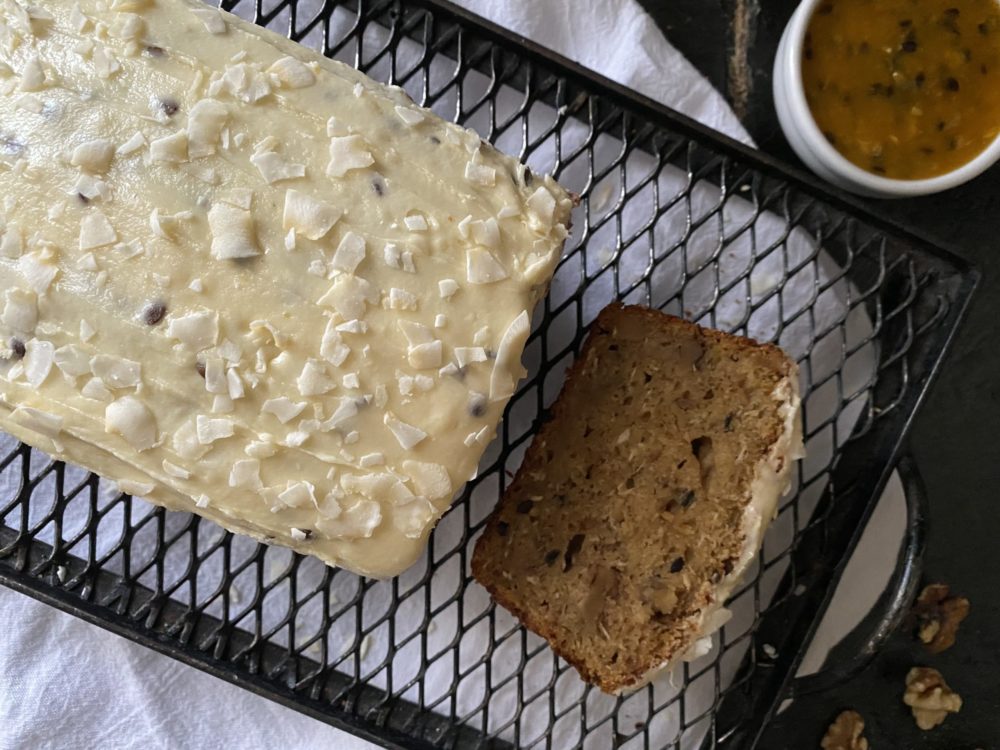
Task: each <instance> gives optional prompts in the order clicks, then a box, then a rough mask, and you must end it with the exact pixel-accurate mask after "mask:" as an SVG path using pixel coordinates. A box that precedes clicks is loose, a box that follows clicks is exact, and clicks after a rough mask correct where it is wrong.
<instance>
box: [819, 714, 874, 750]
mask: <svg viewBox="0 0 1000 750" xmlns="http://www.w3.org/2000/svg"><path fill="white" fill-rule="evenodd" d="M864 731H865V720H864V719H862V718H861V714H859V713H858V712H857V711H842V712H841V713H840V714H839V715H838V716H837V718H836V719H834V720H833V723H832V724H831V725H830V727H829V728H828V729H827V730H826V734H825V735H823V739H822V740H820V743H819V746H820V747H821V748H822V750H868V740H866V739H865V738H864V737H862V736H861V733H862V732H864Z"/></svg>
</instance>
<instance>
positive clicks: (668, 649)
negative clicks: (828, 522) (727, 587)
mask: <svg viewBox="0 0 1000 750" xmlns="http://www.w3.org/2000/svg"><path fill="white" fill-rule="evenodd" d="M795 373H796V368H795V365H794V363H793V362H792V361H791V360H790V359H789V358H788V357H787V356H786V355H785V354H784V352H782V351H781V350H780V349H779V348H777V347H775V346H773V345H769V344H764V345H762V344H758V343H756V342H754V341H752V340H750V339H746V338H741V337H736V336H731V335H728V334H724V333H720V332H718V331H713V330H710V329H705V328H701V327H699V326H697V325H695V324H693V323H690V322H687V321H684V320H681V319H679V318H675V317H672V316H668V315H665V314H663V313H661V312H659V311H656V310H652V309H649V308H645V307H635V306H632V307H626V306H623V305H620V304H614V305H611V306H609V307H607V308H605V309H604V310H603V311H602V312H601V314H600V315H599V316H598V318H597V320H596V321H595V323H594V325H593V327H592V328H591V331H590V333H589V335H588V338H587V341H586V343H585V344H584V347H583V351H582V352H581V355H580V357H579V358H578V359H577V361H576V362H575V363H574V365H573V367H572V368H571V369H570V371H569V373H568V374H567V378H566V384H565V386H564V388H563V391H562V392H561V393H560V395H559V397H558V399H557V400H556V403H555V404H554V405H553V406H552V409H551V414H550V418H549V419H548V420H547V421H546V422H545V423H544V424H543V425H542V426H541V428H540V429H539V432H538V434H537V435H536V437H535V439H534V441H533V443H532V444H531V446H530V448H529V449H528V451H527V454H526V455H525V458H524V461H523V463H522V465H521V467H520V469H519V471H518V473H517V475H516V477H515V479H514V481H513V482H512V484H511V485H510V487H509V488H508V489H507V491H506V492H505V494H504V496H503V498H502V500H501V502H500V504H499V505H498V506H497V508H496V510H495V511H494V513H493V515H492V516H491V517H490V519H489V521H488V523H487V525H486V529H485V531H484V533H483V535H482V537H481V538H480V539H479V542H478V543H477V545H476V550H475V554H474V556H473V561H472V572H473V575H474V576H475V578H476V579H477V580H478V581H479V582H480V583H481V584H482V585H483V586H485V587H486V589H487V590H489V592H490V593H491V595H492V596H493V598H494V599H495V600H496V601H497V602H498V603H499V604H501V605H503V606H504V607H506V608H507V609H508V610H510V611H511V612H512V613H513V614H514V615H515V616H516V617H518V619H520V620H521V622H522V623H524V625H525V626H526V627H528V628H529V629H530V630H532V631H534V632H536V633H538V634H539V635H540V636H542V637H543V638H545V639H546V640H548V642H549V643H550V644H551V646H552V648H553V649H554V650H555V651H556V652H557V653H558V654H559V655H560V656H562V657H563V658H564V659H566V660H567V661H568V662H569V663H571V664H572V665H573V666H574V667H576V668H577V670H578V671H579V672H580V674H581V676H582V677H583V678H584V679H585V680H587V681H588V682H591V683H593V684H596V685H598V686H599V687H600V688H601V689H603V690H605V691H608V692H618V691H620V690H622V689H624V688H627V687H629V686H632V685H636V684H638V683H640V682H641V681H642V679H643V676H644V675H646V674H648V673H649V672H650V671H651V670H654V669H656V668H657V667H658V666H660V665H662V664H663V663H665V662H667V661H668V660H670V659H673V658H675V657H678V656H680V655H682V654H683V653H684V651H685V650H686V649H687V648H688V647H689V646H690V645H691V644H692V643H693V641H694V640H696V639H697V638H698V637H699V636H700V635H701V633H700V628H701V627H702V625H703V616H704V614H705V612H706V611H707V609H708V608H710V607H712V606H717V604H718V602H717V601H716V595H717V593H718V589H719V583H720V581H722V580H723V579H725V578H726V577H727V576H728V575H729V574H730V573H732V572H733V569H734V566H736V565H737V563H738V561H739V560H740V559H741V558H742V557H744V556H745V549H744V547H745V546H746V544H747V534H746V533H745V530H744V518H745V517H746V515H747V512H748V507H749V506H750V503H751V500H752V485H753V482H754V479H755V472H756V470H757V467H758V465H760V464H761V462H762V461H763V460H765V459H766V458H767V457H768V455H769V453H770V451H771V449H772V447H773V446H774V445H775V444H776V443H777V441H778V440H779V438H781V437H782V435H783V433H784V432H785V431H786V429H787V420H786V418H785V415H783V413H782V410H781V408H780V407H781V406H782V404H781V402H780V401H779V400H778V399H777V397H776V396H775V395H774V394H775V393H776V392H777V391H778V390H779V387H780V386H781V384H782V383H783V382H785V383H787V381H789V379H791V378H794V376H795ZM782 460H783V459H782ZM782 468H783V467H777V469H778V471H779V473H780V472H781V469H782ZM754 541H756V540H754Z"/></svg>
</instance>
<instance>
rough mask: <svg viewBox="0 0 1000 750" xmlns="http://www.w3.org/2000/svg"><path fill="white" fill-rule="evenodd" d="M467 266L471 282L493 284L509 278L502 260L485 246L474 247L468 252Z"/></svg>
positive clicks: (467, 274) (468, 277)
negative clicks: (501, 263) (501, 262)
mask: <svg viewBox="0 0 1000 750" xmlns="http://www.w3.org/2000/svg"><path fill="white" fill-rule="evenodd" d="M465 268H466V278H467V280H468V282H469V283H470V284H493V283H495V282H497V281H503V280H504V279H506V278H507V271H506V270H504V267H503V266H502V265H500V261H498V260H497V259H496V258H494V257H493V255H492V254H491V253H490V251H489V250H487V249H486V248H483V247H473V248H470V249H469V250H468V251H467V252H466V254H465Z"/></svg>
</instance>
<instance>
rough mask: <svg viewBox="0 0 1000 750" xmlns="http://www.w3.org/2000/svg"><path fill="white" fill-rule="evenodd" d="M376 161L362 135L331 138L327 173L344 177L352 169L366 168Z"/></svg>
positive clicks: (331, 175)
mask: <svg viewBox="0 0 1000 750" xmlns="http://www.w3.org/2000/svg"><path fill="white" fill-rule="evenodd" d="M374 163H375V157H373V156H372V155H371V152H370V151H369V150H368V146H367V145H366V144H365V142H364V139H362V138H361V136H360V135H347V136H340V137H337V136H334V137H333V138H331V139H330V163H329V164H328V165H327V168H326V173H327V175H328V176H330V177H338V178H339V177H343V176H344V175H345V174H347V173H348V172H350V171H351V170H352V169H365V168H366V167H370V166H371V165H372V164H374Z"/></svg>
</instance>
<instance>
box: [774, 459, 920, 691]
mask: <svg viewBox="0 0 1000 750" xmlns="http://www.w3.org/2000/svg"><path fill="white" fill-rule="evenodd" d="M896 470H897V471H898V472H899V477H900V480H901V481H902V483H903V495H904V498H905V502H906V531H905V536H904V537H903V546H902V549H901V550H900V552H899V557H898V558H897V561H896V568H895V571H894V572H893V575H892V578H891V580H890V581H889V585H888V586H886V588H885V591H883V592H882V594H881V595H880V596H879V598H878V601H877V602H876V603H875V606H874V607H872V609H871V611H870V612H869V613H868V614H867V615H866V616H865V617H864V618H863V619H862V620H861V621H860V622H859V623H858V624H857V625H855V627H854V629H853V630H851V631H850V632H849V633H848V634H847V635H846V636H844V637H843V638H842V639H841V640H840V642H839V643H837V644H836V645H835V646H834V647H833V648H831V649H830V652H829V653H828V654H827V656H826V659H825V660H824V664H829V665H831V666H829V667H827V668H826V669H821V670H820V671H818V672H815V673H813V674H809V675H804V676H802V677H796V678H795V679H794V680H793V681H792V682H791V685H790V686H789V689H788V697H789V698H796V697H801V696H804V695H809V694H812V693H818V692H822V691H825V690H830V689H832V688H834V687H837V686H838V685H841V684H843V683H844V682H846V681H848V680H849V679H851V678H852V677H854V676H856V675H857V674H859V673H860V672H861V671H862V670H864V669H865V667H867V666H868V665H869V664H870V663H871V662H872V660H873V659H874V658H875V656H876V655H877V654H878V653H879V651H880V650H881V649H882V647H883V646H884V645H885V644H886V642H887V641H888V640H889V638H890V637H891V636H892V635H893V633H895V632H896V630H897V629H898V628H899V627H900V625H901V624H902V623H903V620H904V619H905V618H906V615H907V614H908V613H909V611H910V607H911V605H912V603H913V600H914V599H915V597H916V595H917V588H918V586H919V583H920V573H921V570H922V568H923V554H924V546H925V540H926V518H927V491H926V489H925V488H924V483H923V479H922V478H921V476H920V473H919V471H918V470H917V467H916V464H915V462H914V461H913V458H912V457H911V456H910V455H909V454H906V455H904V456H903V457H902V458H900V460H899V463H898V464H897V465H896ZM845 567H846V566H845ZM838 583H839V581H838ZM859 644H860V645H859Z"/></svg>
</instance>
